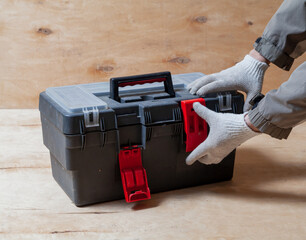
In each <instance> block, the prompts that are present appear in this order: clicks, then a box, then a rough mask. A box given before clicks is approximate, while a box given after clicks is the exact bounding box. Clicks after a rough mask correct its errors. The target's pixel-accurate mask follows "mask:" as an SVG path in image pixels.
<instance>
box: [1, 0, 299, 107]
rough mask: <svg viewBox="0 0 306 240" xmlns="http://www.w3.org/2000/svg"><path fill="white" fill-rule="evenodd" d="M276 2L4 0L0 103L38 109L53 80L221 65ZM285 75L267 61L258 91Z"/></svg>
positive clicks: (245, 43)
mask: <svg viewBox="0 0 306 240" xmlns="http://www.w3.org/2000/svg"><path fill="white" fill-rule="evenodd" d="M281 2H282V0H271V1H264V0H256V1H255V0H237V1H227V0H220V1H213V0H193V1H185V0H164V1H157V0H152V1H143V0H135V1H126V0H118V1H110V0H108V1H95V0H88V1H83V0H75V1H69V0H66V1H51V0H49V1H47V0H46V1H44V0H30V1H25V0H21V1H9V0H3V1H1V2H0V10H1V14H0V73H1V75H0V108H37V106H38V95H39V93H40V92H42V91H44V90H45V89H46V88H48V87H52V86H61V85H70V84H79V83H90V82H99V81H108V80H109V78H110V77H118V76H127V75H133V74H142V73H150V72H159V71H163V70H169V71H171V72H172V73H173V74H178V73H187V72H196V71H200V72H203V73H213V72H216V71H220V70H222V69H224V68H226V67H229V66H231V65H233V64H234V63H236V62H238V61H240V60H241V59H242V58H243V56H244V55H245V54H246V53H248V51H249V50H250V49H251V48H252V44H253V42H254V40H255V39H256V38H257V37H258V36H259V35H261V33H262V31H263V30H264V27H265V25H266V24H267V22H268V21H269V19H270V18H271V16H272V15H273V13H274V12H275V11H276V9H277V8H278V6H279V5H280V4H281ZM301 61H302V60H299V61H297V63H296V64H295V66H294V67H296V66H297V65H298V64H299V63H300V62H301ZM288 76H289V73H287V72H284V71H282V70H280V69H277V68H276V67H271V70H270V71H269V72H268V74H267V77H266V83H265V86H264V91H265V92H266V91H267V90H268V89H271V88H276V87H277V86H278V85H279V84H280V83H282V82H283V81H285V80H286V79H287V78H288Z"/></svg>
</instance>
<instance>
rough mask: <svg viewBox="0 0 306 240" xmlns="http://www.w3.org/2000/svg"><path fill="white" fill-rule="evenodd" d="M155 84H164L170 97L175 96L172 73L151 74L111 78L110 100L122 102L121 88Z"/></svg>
mask: <svg viewBox="0 0 306 240" xmlns="http://www.w3.org/2000/svg"><path fill="white" fill-rule="evenodd" d="M154 82H163V83H164V87H165V92H167V93H168V94H169V95H170V97H174V96H175V92H174V89H173V84H172V78H171V73H170V72H158V73H149V74H143V75H136V76H128V77H118V78H111V79H110V98H111V99H113V100H116V101H118V102H120V97H119V87H125V86H134V85H137V84H145V83H154Z"/></svg>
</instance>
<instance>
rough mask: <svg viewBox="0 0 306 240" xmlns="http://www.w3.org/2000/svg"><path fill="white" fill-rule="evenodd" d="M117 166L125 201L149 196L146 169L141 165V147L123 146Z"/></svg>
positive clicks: (148, 197) (133, 200)
mask: <svg viewBox="0 0 306 240" xmlns="http://www.w3.org/2000/svg"><path fill="white" fill-rule="evenodd" d="M119 166H120V172H121V180H122V185H123V191H124V196H125V200H126V202H136V201H140V200H146V199H150V198H151V194H150V189H149V187H148V181H147V174H146V170H145V169H144V168H143V166H142V161H141V149H140V148H139V147H137V146H133V147H132V148H130V147H125V148H123V149H122V150H121V151H120V152H119Z"/></svg>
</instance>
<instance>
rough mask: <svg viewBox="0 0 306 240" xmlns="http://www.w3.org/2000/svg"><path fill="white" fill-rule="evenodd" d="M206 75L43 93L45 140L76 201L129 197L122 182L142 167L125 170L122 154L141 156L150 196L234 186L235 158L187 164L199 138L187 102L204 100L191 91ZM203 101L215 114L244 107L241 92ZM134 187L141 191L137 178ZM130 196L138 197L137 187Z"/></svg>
mask: <svg viewBox="0 0 306 240" xmlns="http://www.w3.org/2000/svg"><path fill="white" fill-rule="evenodd" d="M203 75H204V74H202V73H188V74H179V75H173V76H172V78H171V75H170V73H169V72H164V73H156V74H147V75H142V76H132V77H125V78H116V79H111V82H110V83H106V82H102V83H91V84H81V85H75V86H64V87H53V88H48V89H47V90H46V91H45V92H42V93H41V94H40V100H39V109H40V113H41V121H42V130H43V141H44V144H45V145H46V146H47V148H48V149H49V150H50V156H51V166H52V174H53V177H54V178H55V180H56V181H57V182H58V184H59V185H60V186H61V187H62V188H63V190H64V191H65V192H66V194H67V195H68V196H69V197H70V198H71V200H72V201H73V202H74V203H75V204H76V205H77V206H84V205H88V204H93V203H98V202H104V201H110V200H116V199H122V198H124V194H127V193H126V188H127V189H128V188H129V187H130V186H129V184H130V183H129V182H128V181H126V182H124V181H123V180H122V178H124V174H128V172H125V170H126V169H127V168H132V169H128V170H133V171H134V173H131V174H136V171H138V170H137V169H138V168H137V169H136V168H135V167H133V166H132V167H126V169H125V170H124V169H123V163H119V161H120V156H121V155H122V153H123V152H122V151H126V153H130V154H134V152H135V154H137V157H138V160H137V164H138V167H140V168H139V169H142V168H143V169H145V171H144V172H140V174H141V176H142V177H144V178H143V179H141V184H143V181H145V183H144V184H147V185H144V186H148V187H149V189H150V191H151V193H156V192H161V191H167V190H172V189H178V188H184V187H190V186H196V185H201V184H207V183H213V182H218V181H224V180H230V179H231V178H232V175H233V167H234V159H235V151H233V152H232V153H230V154H229V155H228V156H227V157H226V158H225V159H224V160H223V161H222V162H220V163H219V164H212V165H205V164H201V163H199V162H195V163H194V164H193V165H191V166H188V165H186V163H185V159H186V157H187V156H188V154H189V153H190V151H191V150H190V149H189V150H188V152H187V151H186V150H187V146H186V145H188V143H187V141H188V140H187V139H188V134H192V133H188V132H186V131H188V130H186V127H187V125H186V122H185V123H184V121H185V120H186V119H188V118H189V116H185V115H184V114H186V113H183V111H182V106H181V102H182V101H185V100H190V99H195V98H198V97H197V96H195V95H192V94H190V93H189V92H188V91H187V90H186V86H187V85H188V84H189V83H190V82H192V81H194V80H195V79H197V78H199V77H201V76H203ZM135 79H136V81H135V82H133V81H134V80H135ZM141 79H144V80H143V81H142V80H141ZM135 84H137V85H135ZM204 101H205V105H206V107H208V108H209V109H212V110H214V111H217V112H234V113H242V109H243V103H244V102H243V95H242V94H240V93H237V92H226V93H224V92H223V93H214V94H208V95H207V96H204ZM187 114H188V113H187ZM184 127H185V128H184ZM206 127H207V126H206ZM206 129H207V128H206ZM193 130H194V129H193ZM202 130H203V129H202ZM208 131H209V129H208ZM195 133H196V134H197V131H195ZM193 134H194V133H193ZM206 134H207V133H206ZM189 137H190V136H189ZM191 137H192V136H191ZM191 139H192V138H191ZM135 149H136V150H135ZM127 151H129V152H127ZM132 151H134V152H132ZM120 154H121V155H120ZM131 157H132V158H133V155H131ZM121 160H122V159H121ZM122 161H123V160H122ZM124 161H125V160H124ZM127 163H128V160H127ZM121 164H122V165H121ZM133 168H135V169H133ZM126 176H127V175H126ZM135 176H136V175H135ZM135 181H136V183H135V184H136V185H137V176H136V180H135ZM130 190H131V191H130V193H129V194H130V195H131V196H132V195H133V194H134V193H135V188H130ZM144 191H146V190H144ZM125 197H126V199H127V196H125ZM130 200H131V201H133V199H132V198H131V199H130ZM135 200H137V198H135Z"/></svg>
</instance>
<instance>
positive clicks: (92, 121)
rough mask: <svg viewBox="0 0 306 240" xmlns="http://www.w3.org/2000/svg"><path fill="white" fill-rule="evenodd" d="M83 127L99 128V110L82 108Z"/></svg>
mask: <svg viewBox="0 0 306 240" xmlns="http://www.w3.org/2000/svg"><path fill="white" fill-rule="evenodd" d="M82 110H83V114H84V120H85V126H86V127H87V128H88V127H98V126H99V109H98V108H97V107H92V108H91V109H89V108H83V109H82Z"/></svg>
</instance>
